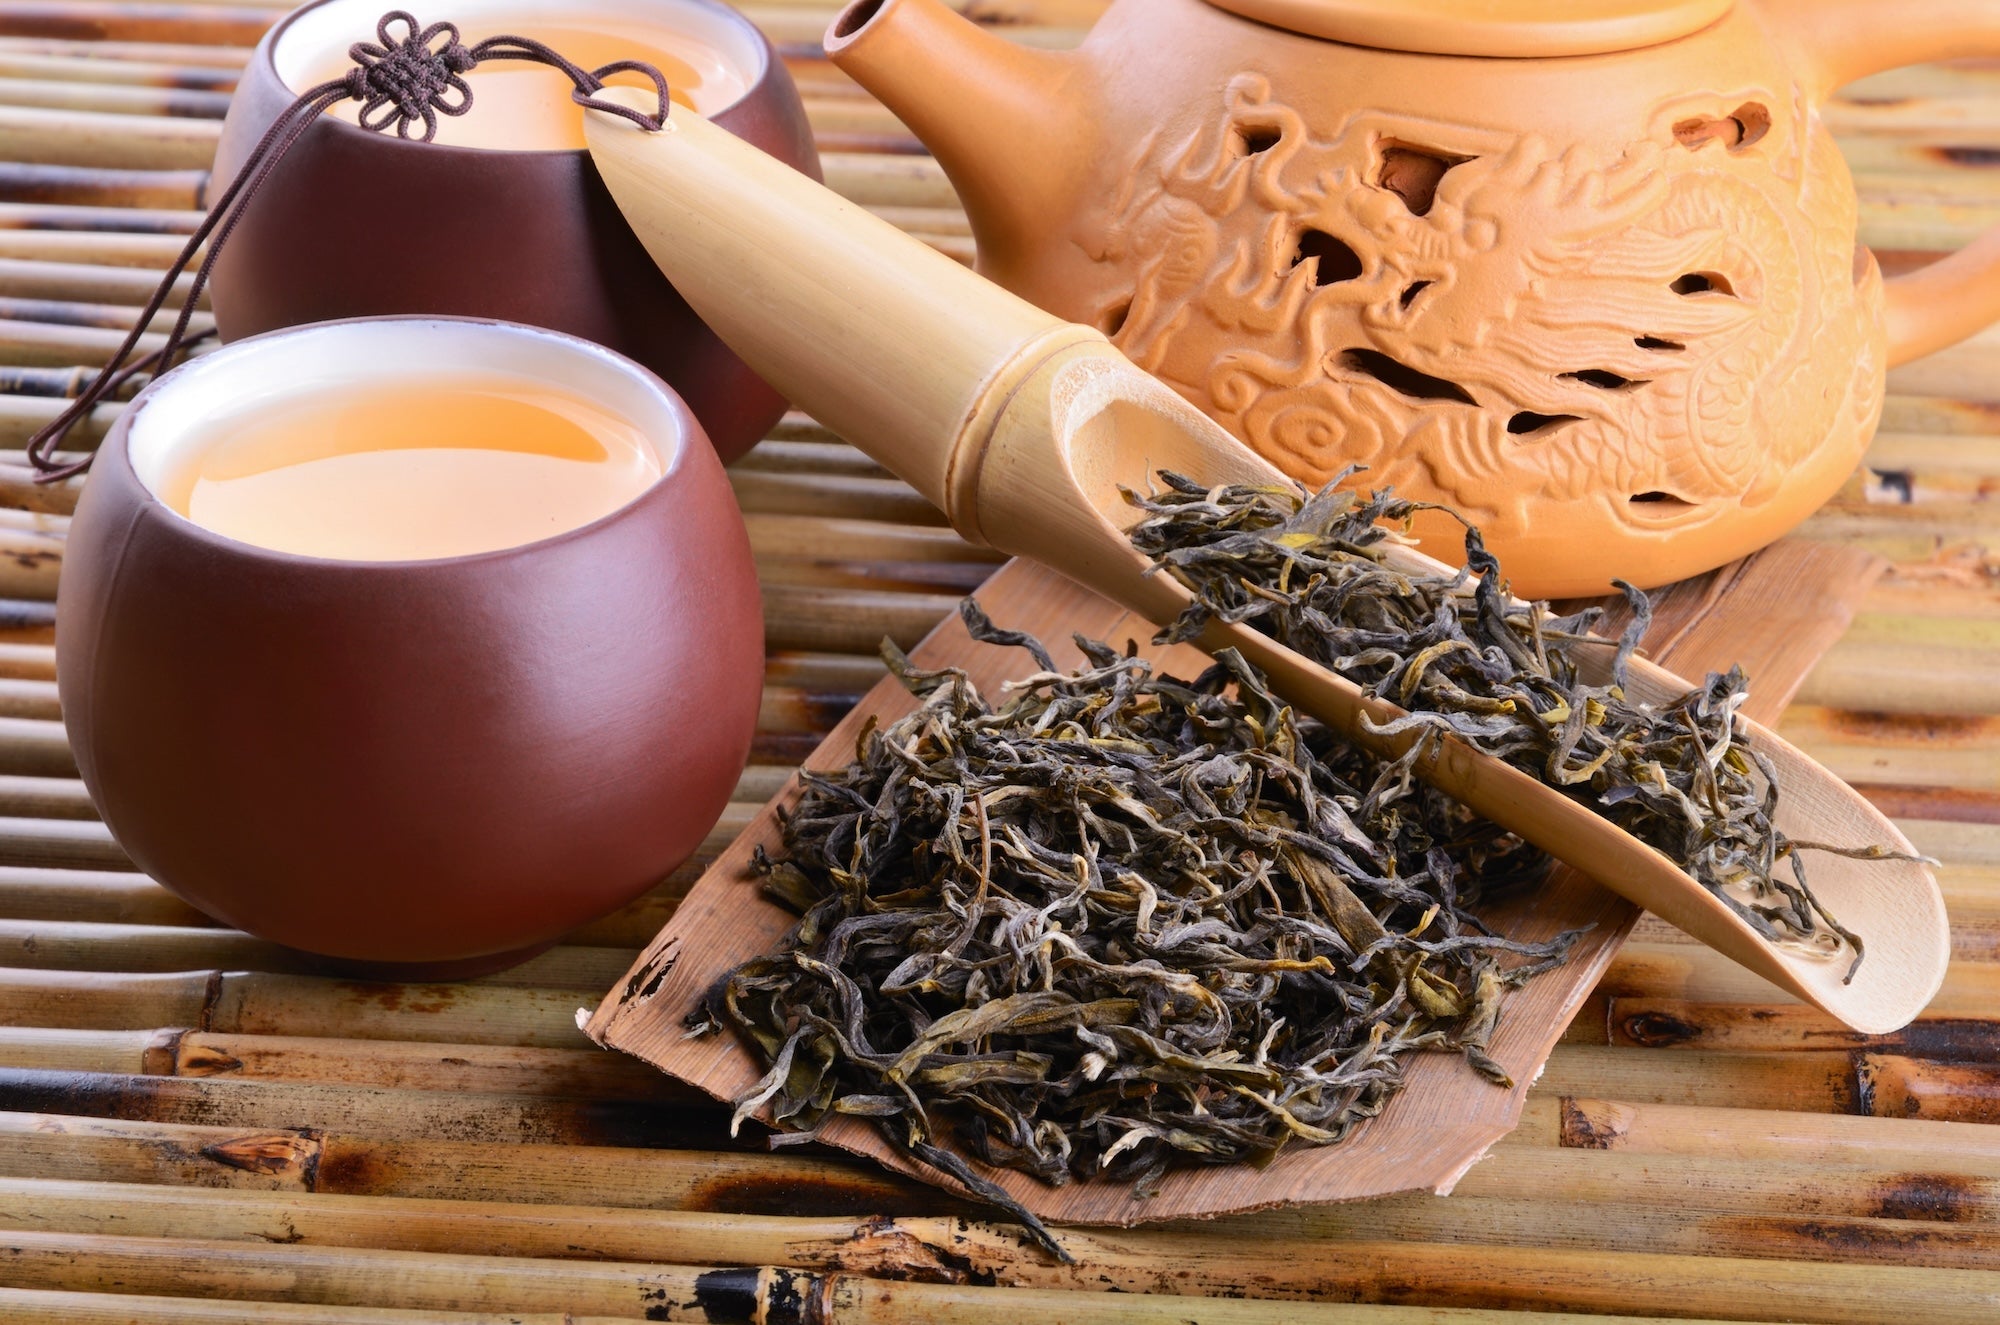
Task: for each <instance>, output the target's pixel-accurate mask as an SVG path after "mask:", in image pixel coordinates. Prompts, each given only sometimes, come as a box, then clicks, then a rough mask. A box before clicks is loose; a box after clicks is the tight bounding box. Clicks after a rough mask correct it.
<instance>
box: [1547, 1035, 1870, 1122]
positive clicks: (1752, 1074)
mask: <svg viewBox="0 0 2000 1325" xmlns="http://www.w3.org/2000/svg"><path fill="white" fill-rule="evenodd" d="M1535 1089H1536V1091H1537V1092H1539V1093H1541V1094H1544V1095H1586V1096H1590V1095H1595V1096H1602V1097H1604V1098H1608V1099H1618V1100H1631V1101H1634V1102H1636V1103H1643V1104H1686V1105H1699V1106H1708V1107H1716V1108H1740V1109H1782V1110H1785V1111H1788V1112H1797V1111H1801V1110H1812V1111H1816V1112H1823V1113H1867V1112H1869V1110H1868V1108H1867V1097H1866V1092H1865V1091H1864V1090H1863V1088H1862V1085H1861V1083H1860V1081H1859V1079H1858V1074H1857V1071H1856V1064H1855V1061H1854V1059H1853V1057H1852V1056H1850V1055H1848V1054H1844V1053H1829V1052H1819V1053H1784V1054H1734V1053H1732V1054H1720V1053H1700V1052H1695V1051H1689V1052H1686V1053H1672V1054H1665V1053H1638V1052H1636V1051H1634V1050H1631V1049H1614V1048H1603V1047H1598V1046H1593V1045H1580V1044H1562V1045H1558V1046H1556V1051H1555V1052H1554V1053H1553V1054H1551V1055H1550V1057H1549V1062H1548V1066H1547V1067H1545V1068H1544V1069H1543V1071H1542V1075H1541V1077H1540V1079H1539V1080H1538V1081H1537V1082H1536V1084H1535Z"/></svg>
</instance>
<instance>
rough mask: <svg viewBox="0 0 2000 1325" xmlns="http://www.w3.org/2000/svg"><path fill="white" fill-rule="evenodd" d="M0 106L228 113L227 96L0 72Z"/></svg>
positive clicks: (213, 116) (199, 115)
mask: <svg viewBox="0 0 2000 1325" xmlns="http://www.w3.org/2000/svg"><path fill="white" fill-rule="evenodd" d="M0 106H43V107H47V108H49V109H53V110H89V111H110V112H113V113H115V114H120V115H166V116H173V117H185V118H189V119H206V120H219V119H221V118H222V117H223V116H224V115H225V114H227V113H228V111H229V94H228V93H227V92H191V91H187V90H185V89H181V88H154V87H135V86H131V85H128V84H122V83H90V82H71V81H68V80H56V79H42V78H21V77H18V76H8V75H7V74H5V73H4V72H0Z"/></svg>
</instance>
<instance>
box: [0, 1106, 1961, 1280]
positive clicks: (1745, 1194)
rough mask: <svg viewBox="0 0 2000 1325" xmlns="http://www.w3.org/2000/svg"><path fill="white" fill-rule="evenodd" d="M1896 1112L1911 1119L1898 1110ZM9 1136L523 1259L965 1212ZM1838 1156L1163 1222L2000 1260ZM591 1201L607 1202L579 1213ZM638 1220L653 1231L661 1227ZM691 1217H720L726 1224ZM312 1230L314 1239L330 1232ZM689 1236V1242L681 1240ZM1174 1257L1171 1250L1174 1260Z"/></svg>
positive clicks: (70, 1164) (74, 1166) (1574, 1159)
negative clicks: (665, 1219)
mask: <svg viewBox="0 0 2000 1325" xmlns="http://www.w3.org/2000/svg"><path fill="white" fill-rule="evenodd" d="M1807 1121H1812V1120H1807ZM1842 1121H1850V1122H1858V1121H1863V1120H1853V1119H1849V1120H1842ZM1878 1126H1882V1127H1890V1128H1891V1129H1892V1130H1893V1125H1890V1124H1879V1123H1878ZM0 1136H6V1137H8V1138H9V1144H8V1146H7V1147H6V1148H5V1149H4V1150H0V1171H4V1172H6V1173H8V1174H10V1175H12V1176H16V1177H44V1178H47V1177H59V1178H64V1179H67V1180H68V1181H71V1182H75V1183H78V1184H80V1185H82V1184H86V1183H90V1184H94V1183H101V1182H104V1181H118V1180H121V1179H123V1180H130V1178H131V1177H134V1176H136V1177H139V1178H140V1179H141V1180H147V1179H151V1180H155V1181H165V1182H169V1183H171V1184H172V1185H174V1186H181V1187H187V1186H201V1187H214V1188H224V1187H227V1188H251V1189H257V1190H269V1191H294V1192H302V1191H312V1192H317V1193H320V1194H322V1195H345V1196H347V1197H350V1198H353V1197H401V1198H417V1199H419V1200H444V1201H449V1202H454V1203H457V1204H454V1205H453V1206H452V1207H451V1208H452V1209H453V1210H454V1211H456V1212H459V1213H467V1212H473V1213H483V1212H481V1211H479V1208H478V1207H472V1206H468V1205H466V1204H463V1203H466V1202H484V1203H491V1205H490V1209H491V1211H492V1212H493V1213H495V1214H497V1215H499V1216H501V1217H502V1218H503V1219H504V1220H505V1222H506V1223H507V1224H508V1225H509V1226H511V1227H515V1228H520V1227H527V1228H529V1229H531V1230H532V1237H533V1239H534V1240H533V1241H530V1242H527V1243H520V1242H516V1243H511V1244H509V1245H508V1246H507V1247H506V1248H505V1250H506V1251H507V1253H508V1254H513V1255H536V1254H558V1255H565V1254H574V1253H575V1252H576V1251H578V1250H579V1249H582V1248H589V1250H590V1251H591V1253H592V1254H595V1255H619V1254H621V1251H620V1248H619V1247H617V1246H606V1245H604V1244H603V1243H602V1242H601V1241H596V1240H591V1239H601V1238H602V1236H603V1230H604V1229H606V1228H607V1227H612V1228H617V1227H620V1226H623V1227H624V1228H626V1229H627V1230H628V1231H629V1230H630V1229H631V1228H632V1227H633V1224H634V1222H635V1221H631V1220H626V1219H625V1218H624V1216H623V1215H622V1213H621V1212H622V1211H624V1210H627V1209H643V1210H677V1211H689V1212H696V1214H697V1215H698V1216H699V1215H709V1214H718V1213H719V1214H749V1215H788V1216H800V1215H805V1216H810V1217H813V1218H818V1219H824V1218H827V1217H830V1216H835V1215H852V1216H865V1215H871V1214H876V1213H879V1212H882V1211H885V1210H895V1211H897V1212H898V1214H899V1215H901V1216H903V1217H904V1219H905V1220H906V1221H907V1220H908V1219H909V1218H911V1217H912V1216H914V1215H916V1214H919V1213H929V1212H930V1209H929V1207H940V1208H937V1209H936V1213H947V1212H951V1211H952V1210H953V1209H955V1206H954V1203H952V1202H950V1201H949V1200H947V1199H945V1198H942V1197H941V1196H940V1195H939V1194H938V1193H935V1192H931V1191H928V1189H922V1188H914V1187H912V1186H911V1185H910V1184H908V1183H907V1182H905V1181H903V1180H899V1179H895V1178H892V1177H890V1176H888V1175H883V1174H879V1173H877V1172H875V1171H873V1170H871V1169H869V1168H866V1167H865V1166H861V1165H858V1164H855V1163H852V1162H848V1161H834V1162H829V1161H823V1160H818V1159H811V1158H805V1157H802V1156H796V1155H759V1154H739V1155H730V1154H715V1153H711V1152H689V1151H631V1150H613V1149H602V1150H600V1149H584V1150H575V1149H569V1148H564V1147H555V1146H543V1145H522V1146H509V1147H504V1148H500V1149H497V1150H496V1149H495V1148H494V1147H491V1146H482V1145H478V1144H475V1143H467V1142H453V1141H424V1142H396V1141H377V1140H371V1139H366V1138H356V1137H351V1136H345V1135H339V1134H329V1135H325V1136H323V1137H322V1136H319V1135H318V1134H298V1133H254V1132H253V1133H250V1134H248V1135H245V1134H242V1133H240V1132H236V1131H232V1130H231V1129H228V1128H220V1127H201V1128H197V1127H190V1126H176V1125H168V1124H156V1123H130V1122H97V1121H92V1120H76V1119H63V1118H59V1117H49V1116H26V1115H0ZM1794 1158H1798V1159H1808V1158H1809V1156H1806V1155H1803V1154H1802V1155H1797V1156H1794ZM1820 1169H1821V1166H1818V1165H1806V1164H1794V1165H1779V1166H1771V1165H1761V1166H1751V1167H1749V1168H1748V1169H1746V1168H1745V1167H1744V1166H1743V1165H1742V1163H1741V1162H1740V1161H1738V1160H1735V1159H1729V1158H1709V1157H1705V1156H1704V1157H1690V1158H1687V1159H1685V1160H1681V1159H1676V1160H1671V1161H1668V1162H1665V1163H1662V1162H1661V1160H1660V1158H1659V1157H1658V1156H1649V1155H1645V1154H1638V1153H1631V1154H1625V1153H1622V1152H1621V1153H1607V1152H1605V1151H1601V1150H1570V1151H1557V1150H1555V1149H1553V1148H1548V1147H1543V1148H1540V1149H1539V1150H1537V1149H1530V1148H1526V1147H1516V1148H1511V1149H1509V1150H1507V1151H1506V1152H1504V1153H1502V1154H1499V1155H1496V1156H1495V1157H1494V1158H1492V1159H1489V1160H1488V1161H1486V1162H1485V1163H1482V1164H1481V1165H1479V1166H1477V1167H1475V1169H1474V1170H1473V1171H1472V1174H1471V1175H1470V1176H1471V1178H1472V1179H1476V1180H1480V1182H1481V1185H1480V1189H1479V1190H1477V1191H1473V1190H1468V1188H1467V1187H1466V1186H1465V1185H1463V1184H1461V1187H1460V1190H1459V1191H1458V1192H1457V1193H1455V1194H1454V1195H1453V1196H1452V1197H1450V1198H1448V1199H1439V1198H1435V1197H1430V1196H1425V1195H1421V1194H1411V1195H1408V1196H1403V1197H1395V1198H1388V1199H1384V1200H1375V1201H1368V1202H1360V1203H1356V1204H1353V1205H1346V1206H1333V1207H1314V1208H1303V1209H1287V1210H1281V1211H1273V1212H1267V1213H1264V1214H1259V1215H1250V1216H1244V1217H1240V1218H1237V1219H1233V1220H1230V1221H1226V1222H1224V1223H1220V1224H1189V1225H1170V1226H1161V1227H1160V1232H1161V1233H1167V1234H1172V1233H1179V1232H1197V1233H1201V1232H1205V1233H1207V1234H1208V1235H1209V1236H1210V1237H1213V1238H1226V1239H1233V1240H1238V1241H1245V1240H1255V1241H1264V1240H1269V1239H1273V1238H1285V1239H1295V1240H1296V1239H1301V1238H1306V1239H1312V1240H1314V1241H1322V1240H1324V1239H1326V1238H1328V1237H1346V1238H1353V1237H1377V1238H1379V1237H1383V1236H1392V1235H1393V1236H1399V1237H1403V1238H1407V1239H1408V1240H1410V1241H1430V1242H1438V1241H1447V1242H1458V1241H1469V1242H1488V1243H1495V1242H1497V1243H1507V1244H1526V1245H1535V1246H1555V1247H1579V1248H1600V1249H1604V1250H1621V1249H1626V1250H1641V1251H1665V1252H1679V1253H1685V1254H1704V1255H1748V1256H1752V1257H1758V1258H1773V1259H1794V1258H1795V1259H1814V1260H1828V1259H1852V1258H1861V1259H1865V1260H1869V1261H1874V1262H1878V1263H1890V1264H1896V1263H1903V1264H1920V1265H1921V1264H1936V1265H1946V1266H1955V1267H1957V1268H1978V1267H1982V1266H1983V1267H1987V1268H1990V1267H1991V1266H1993V1265H1995V1264H1996V1263H2000V1232H1996V1231H1995V1230H1994V1229H1993V1228H1992V1227H1991V1222H1990V1221H1991V1212H1992V1197H1993V1191H1992V1189H1993V1186H1994V1183H1995V1175H1994V1173H1993V1172H1991V1171H1987V1172H1985V1173H1983V1174H1982V1176H1981V1178H1980V1179H1979V1180H1978V1181H1976V1182H1973V1183H1970V1184H1967V1185H1963V1186H1961V1185H1956V1184H1943V1185H1941V1184H1940V1183H1939V1182H1938V1181H1937V1180H1936V1179H1935V1178H1934V1176H1933V1175H1931V1174H1928V1173H1926V1172H1923V1171H1921V1169H1919V1171H1916V1172H1906V1171H1901V1170H1893V1171H1891V1170H1880V1169H1866V1170H1864V1169H1860V1168H1845V1169H1839V1170H1838V1171H1835V1172H1832V1173H1826V1172H1822V1171H1820ZM152 1175H158V1177H157V1178H155V1177H153V1176H152ZM927 1198H928V1199H927ZM1662 1198H1665V1199H1662ZM578 1201H584V1202H587V1203H588V1204H589V1206H590V1207H591V1208H589V1209H586V1210H575V1209H570V1210H565V1209H562V1208H561V1207H564V1206H570V1205H574V1203H576V1202H578ZM524 1203H525V1204H524ZM1683 1207H1684V1208H1683ZM37 1208H38V1209H39V1206H37ZM364 1208H365V1209H367V1210H368V1211H369V1212H371V1213H374V1214H378V1215H381V1216H382V1217H383V1219H382V1222H380V1223H377V1222H374V1221H369V1222H368V1224H367V1231H366V1234H365V1238H366V1241H367V1242H368V1243H371V1244H373V1245H383V1244H389V1245H395V1246H413V1245H418V1244H413V1243H411V1242H409V1240H408V1239H407V1238H405V1237H404V1236H402V1235H401V1232H400V1230H399V1227H398V1224H399V1221H401V1220H405V1219H419V1218H421V1217H422V1216H421V1215H419V1214H417V1213H415V1212H409V1209H408V1202H407V1201H398V1202H389V1203H376V1204H373V1205H370V1206H365V1207H364V1206H363V1205H362V1204H361V1203H358V1202H357V1203H356V1209H364ZM1849 1212H1859V1213H1849ZM1913 1219H1914V1220H1920V1221H1924V1222H1923V1223H1921V1224H1918V1225H1915V1226H1913V1225H1912V1224H1910V1223H1909V1222H1908V1221H1909V1220H1913ZM1967 1220H1976V1221H1979V1223H1978V1224H1974V1225H1968V1224H1966V1223H1965V1221H1967ZM544 1221H546V1222H544ZM1937 1221H1944V1224H1943V1226H1940V1225H1939V1223H1938V1222H1937ZM425 1222H426V1223H428V1222H429V1221H428V1220H426V1221H425ZM636 1222H637V1224H638V1227H639V1228H641V1229H650V1228H657V1227H658V1226H659V1224H660V1223H661V1222H662V1221H658V1220H641V1221H636ZM674 1222H676V1223H679V1222H682V1221H674ZM685 1222H687V1223H691V1224H693V1225H695V1226H697V1227H702V1226H706V1225H708V1224H710V1223H711V1222H712V1221H710V1220H707V1219H704V1218H699V1217H698V1218H696V1219H693V1220H687V1221H685ZM577 1225H581V1226H583V1227H584V1228H585V1229H586V1230H587V1231H586V1233H585V1235H584V1237H583V1238H581V1239H580V1238H578V1237H576V1236H572V1232H571V1230H573V1229H574V1228H575V1227H576V1226H577ZM774 1225H775V1226H778V1227H780V1228H782V1229H783V1230H784V1231H785V1232H786V1233H787V1235H788V1236H789V1237H793V1238H796V1237H798V1236H800V1234H799V1232H798V1230H799V1228H800V1221H799V1220H798V1219H795V1218H794V1219H783V1220H775V1221H774V1220H759V1221H739V1227H740V1228H742V1229H744V1230H745V1231H746V1232H747V1234H749V1235H756V1234H759V1233H762V1232H764V1231H766V1229H768V1228H770V1227H771V1226H774ZM760 1226H761V1227H760ZM294 1227H295V1231H296V1232H299V1233H300V1234H302V1235H303V1236H305V1237H306V1238H307V1239H308V1240H310V1239H311V1238H313V1237H314V1236H315V1235H316V1233H317V1230H309V1229H305V1228H300V1227H299V1226H298V1225H296V1223H295V1225H294ZM251 1235H253V1236H254V1229H252V1230H251ZM1945 1235H1950V1236H1945ZM1084 1236H1088V1235H1084ZM1112 1236H1119V1235H1112ZM672 1242H673V1244H674V1245H685V1242H684V1240H683V1239H681V1238H679V1237H678V1236H676V1237H674V1238H673V1239H672ZM466 1247H478V1248H482V1249H487V1248H490V1247H491V1239H490V1238H489V1237H488V1236H487V1235H486V1230H485V1229H484V1228H483V1227H482V1228H479V1229H478V1231H477V1233H476V1234H473V1235H468V1240H466V1241H463V1242H461V1241H447V1242H443V1243H432V1244H430V1248H429V1249H431V1250H447V1251H449V1250H462V1249H465V1248H466ZM763 1250H764V1247H763V1246H762V1244H751V1245H745V1246H734V1247H725V1248H721V1249H719V1250H718V1252H717V1254H718V1255H719V1256H721V1257H723V1258H725V1259H726V1258H729V1257H732V1256H738V1257H740V1256H754V1255H757V1254H759V1253H760V1252H761V1251H763ZM635 1254H640V1255H643V1254H646V1253H645V1251H644V1250H643V1249H642V1250H640V1251H638V1252H637V1253H635ZM1173 1259H1174V1258H1173V1257H1172V1256H1170V1255H1162V1256H1161V1257H1160V1260H1161V1262H1162V1263H1172V1261H1173Z"/></svg>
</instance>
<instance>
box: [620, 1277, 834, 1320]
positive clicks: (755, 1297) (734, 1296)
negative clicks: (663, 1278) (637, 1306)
mask: <svg viewBox="0 0 2000 1325" xmlns="http://www.w3.org/2000/svg"><path fill="white" fill-rule="evenodd" d="M823 1286H824V1280H823V1277H822V1276H820V1275H817V1274H814V1273H812V1272H811V1271H808V1270H788V1269H784V1268H782V1267H766V1268H762V1269H759V1268H756V1267H745V1268H742V1269H732V1270H710V1271H708V1272H707V1273H706V1274H703V1275H700V1276H699V1277H697V1278H696V1279H695V1281H694V1301H692V1302H687V1303H682V1304H681V1306H682V1307H683V1308H684V1309H688V1308H691V1309H693V1310H696V1311H699V1312H701V1318H702V1319H703V1320H709V1321H718V1322H720V1321H729V1322H743V1321H753V1320H754V1321H757V1322H759V1323H760V1325H809V1322H814V1321H817V1320H818V1319H820V1316H821V1312H820V1310H819V1307H820V1295H821V1294H820V1290H821V1289H822V1287H823ZM674 1318H675V1313H674V1310H673V1308H672V1307H671V1306H670V1305H667V1304H665V1303H661V1304H659V1305H656V1306H649V1307H647V1308H646V1319H648V1320H672V1319H674Z"/></svg>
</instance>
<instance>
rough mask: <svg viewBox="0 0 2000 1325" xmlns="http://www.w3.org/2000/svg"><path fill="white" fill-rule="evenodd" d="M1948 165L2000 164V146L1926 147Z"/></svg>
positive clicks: (1932, 154)
mask: <svg viewBox="0 0 2000 1325" xmlns="http://www.w3.org/2000/svg"><path fill="white" fill-rule="evenodd" d="M1924 150H1926V151H1928V152H1929V153H1930V154H1931V156H1933V157H1934V158H1936V159H1937V160H1938V161H1941V162H1943V163H1944V164H1945V165H1947V166H2000V147H1956V146H1945V147H1931V148H1926V149H1924Z"/></svg>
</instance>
